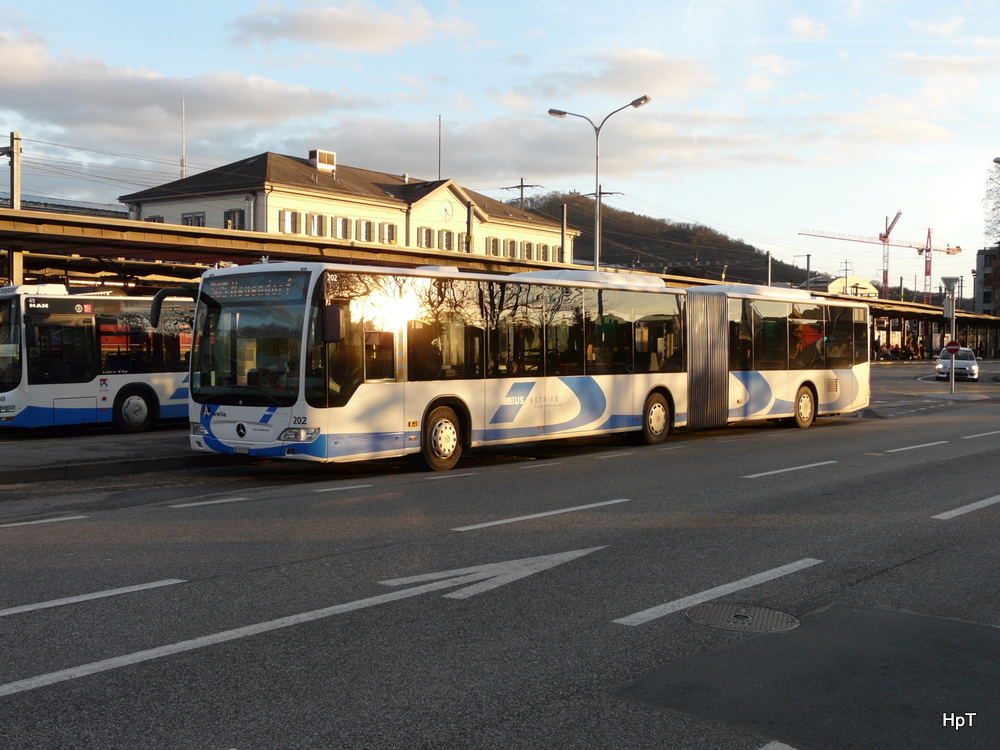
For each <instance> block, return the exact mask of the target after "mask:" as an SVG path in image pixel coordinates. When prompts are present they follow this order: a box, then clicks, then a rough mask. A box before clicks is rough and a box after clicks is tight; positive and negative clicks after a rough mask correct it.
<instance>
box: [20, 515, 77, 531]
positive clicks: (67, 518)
mask: <svg viewBox="0 0 1000 750" xmlns="http://www.w3.org/2000/svg"><path fill="white" fill-rule="evenodd" d="M85 518H89V516H63V517H62V518H43V519H42V520H41V521H18V522H17V523H4V524H0V529H9V528H11V527H13V526H37V525H38V524H40V523H59V522H60V521H82V520H83V519H85Z"/></svg>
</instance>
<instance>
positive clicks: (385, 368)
mask: <svg viewBox="0 0 1000 750" xmlns="http://www.w3.org/2000/svg"><path fill="white" fill-rule="evenodd" d="M395 379H396V335H395V334H394V333H393V332H392V331H365V380H395Z"/></svg>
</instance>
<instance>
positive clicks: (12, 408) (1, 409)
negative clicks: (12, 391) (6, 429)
mask: <svg viewBox="0 0 1000 750" xmlns="http://www.w3.org/2000/svg"><path fill="white" fill-rule="evenodd" d="M14 411H17V407H16V406H14V405H13V404H11V405H10V406H0V414H7V413H9V412H14Z"/></svg>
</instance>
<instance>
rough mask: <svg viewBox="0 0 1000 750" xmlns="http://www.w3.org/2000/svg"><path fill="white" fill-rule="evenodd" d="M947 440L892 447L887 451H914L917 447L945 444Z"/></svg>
mask: <svg viewBox="0 0 1000 750" xmlns="http://www.w3.org/2000/svg"><path fill="white" fill-rule="evenodd" d="M947 442H948V441H947V440H938V441H936V442H933V443H921V444H920V445H908V446H906V447H905V448H890V449H889V450H887V451H886V453H901V452H902V451H913V450H916V449H917V448H932V447H934V446H935V445H944V444H945V443H947Z"/></svg>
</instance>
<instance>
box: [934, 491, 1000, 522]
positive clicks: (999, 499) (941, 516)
mask: <svg viewBox="0 0 1000 750" xmlns="http://www.w3.org/2000/svg"><path fill="white" fill-rule="evenodd" d="M997 503H1000V495H996V496H994V497H988V498H986V499H985V500H980V501H979V502H978V503H969V504H968V505H963V506H962V507H961V508H955V509H954V510H949V511H945V512H944V513H938V514H937V515H936V516H931V518H936V519H938V520H939V521H947V520H948V519H950V518H954V517H955V516H961V515H964V514H966V513H971V512H972V511H974V510H979V509H980V508H988V507H989V506H991V505H996V504H997Z"/></svg>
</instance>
